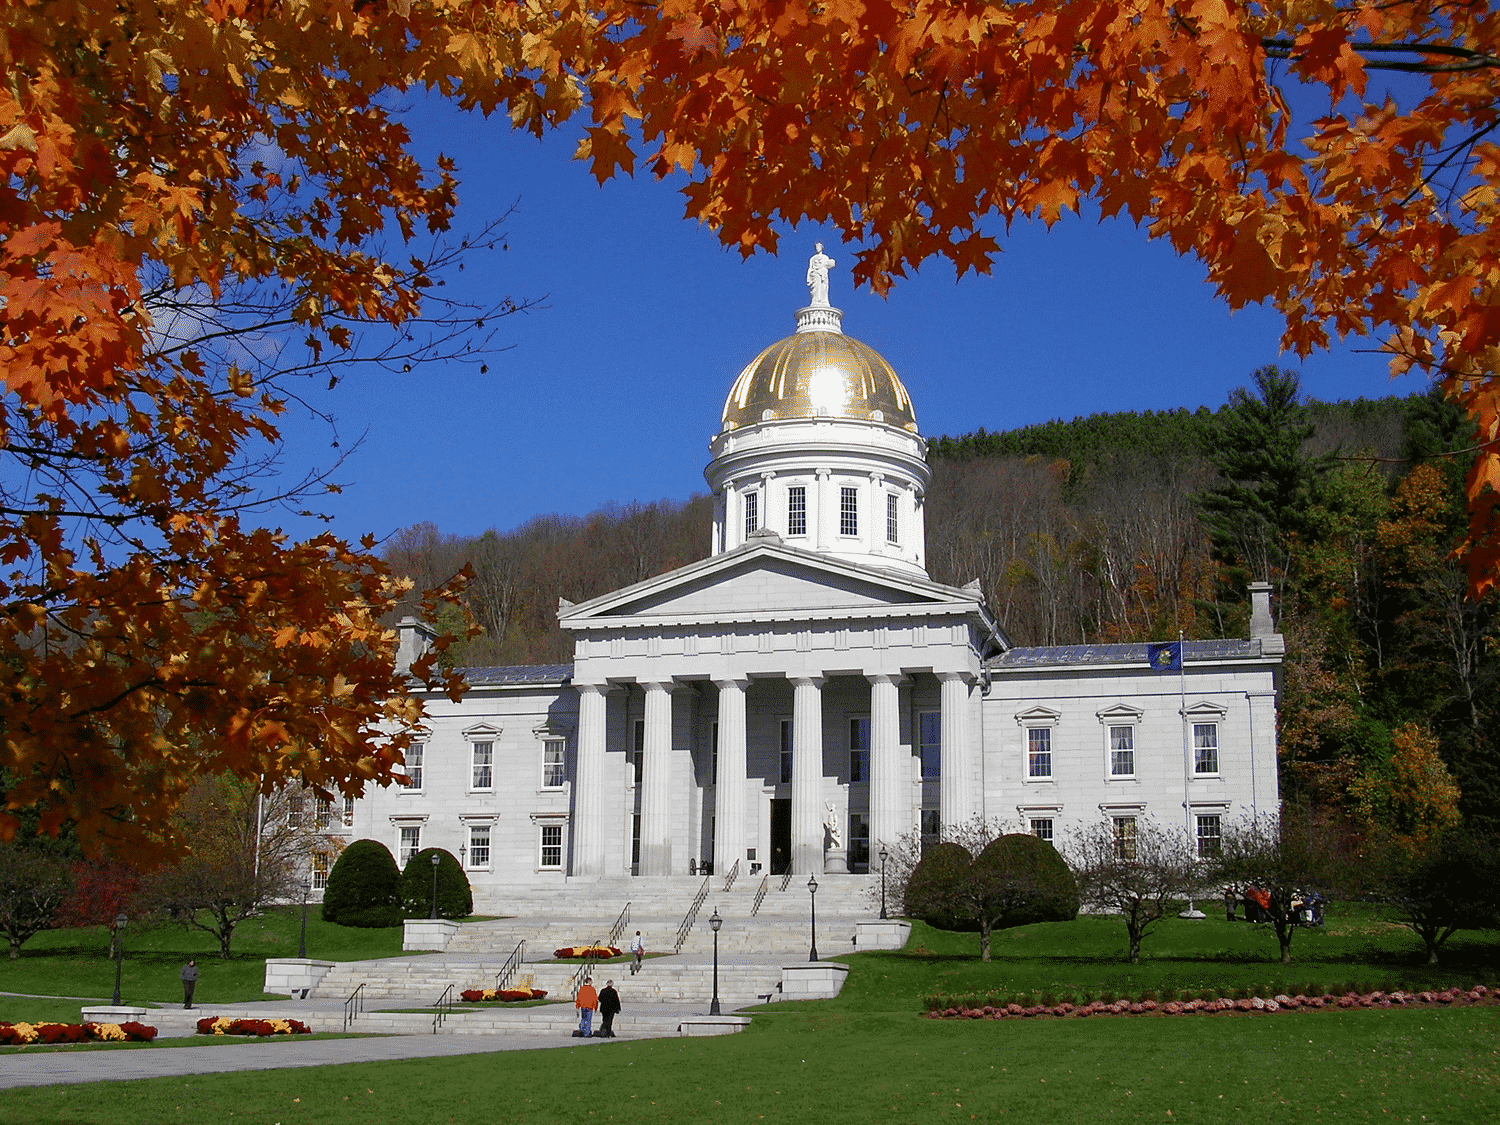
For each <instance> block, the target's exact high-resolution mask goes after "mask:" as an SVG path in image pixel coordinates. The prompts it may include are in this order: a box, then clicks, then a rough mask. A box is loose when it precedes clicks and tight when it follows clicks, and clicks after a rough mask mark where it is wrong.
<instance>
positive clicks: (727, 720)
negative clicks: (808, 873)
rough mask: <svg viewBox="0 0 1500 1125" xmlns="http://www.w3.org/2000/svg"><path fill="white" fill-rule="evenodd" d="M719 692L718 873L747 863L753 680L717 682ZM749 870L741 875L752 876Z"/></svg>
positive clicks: (715, 801) (716, 844)
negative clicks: (748, 715)
mask: <svg viewBox="0 0 1500 1125" xmlns="http://www.w3.org/2000/svg"><path fill="white" fill-rule="evenodd" d="M714 686H715V687H717V688H718V689H719V752H718V759H719V762H718V769H717V771H716V772H715V774H714V871H715V872H717V873H718V874H720V875H728V874H729V869H730V867H732V866H733V865H734V861H735V860H739V861H740V862H741V863H742V864H743V863H745V689H746V688H747V687H749V686H750V681H749V680H715V681H714ZM749 873H750V872H749V869H748V868H746V869H745V870H743V871H741V872H740V874H741V875H749Z"/></svg>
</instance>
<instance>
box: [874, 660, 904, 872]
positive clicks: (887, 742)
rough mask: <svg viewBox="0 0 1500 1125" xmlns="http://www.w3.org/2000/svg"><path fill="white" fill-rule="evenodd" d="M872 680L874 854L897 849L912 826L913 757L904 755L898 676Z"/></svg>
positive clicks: (883, 676)
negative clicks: (906, 809) (907, 810)
mask: <svg viewBox="0 0 1500 1125" xmlns="http://www.w3.org/2000/svg"><path fill="white" fill-rule="evenodd" d="M869 680H870V854H871V855H872V856H873V855H878V854H879V853H880V848H881V845H884V846H885V847H887V848H894V847H895V844H896V841H897V840H898V839H900V838H901V835H902V833H903V832H905V831H906V829H907V827H908V825H906V823H905V822H906V820H907V819H909V818H908V817H905V816H903V815H902V813H903V801H904V802H905V803H906V804H910V803H911V794H910V789H911V755H909V754H903V753H902V752H901V691H900V680H899V678H898V677H896V676H885V675H874V676H870V677H869Z"/></svg>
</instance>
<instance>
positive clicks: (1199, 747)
mask: <svg viewBox="0 0 1500 1125" xmlns="http://www.w3.org/2000/svg"><path fill="white" fill-rule="evenodd" d="M1193 772H1194V773H1218V772H1219V724H1218V723H1194V724H1193Z"/></svg>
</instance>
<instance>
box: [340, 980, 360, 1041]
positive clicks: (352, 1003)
mask: <svg viewBox="0 0 1500 1125" xmlns="http://www.w3.org/2000/svg"><path fill="white" fill-rule="evenodd" d="M364 1010H365V982H364V981H360V982H359V987H358V988H356V989H355V990H354V991H353V992H351V993H349V998H348V999H347V1000H345V1001H344V1030H345V1031H348V1030H349V1025H350V1024H351V1023H353V1022H354V1020H355V1018H356V1017H358V1016H360V1015H361V1014H363V1012H364Z"/></svg>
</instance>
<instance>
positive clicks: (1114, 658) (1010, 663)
mask: <svg viewBox="0 0 1500 1125" xmlns="http://www.w3.org/2000/svg"><path fill="white" fill-rule="evenodd" d="M1182 648H1183V659H1184V660H1185V661H1186V662H1187V663H1189V664H1199V663H1211V662H1213V661H1216V660H1254V659H1256V658H1257V657H1259V656H1260V654H1261V653H1260V642H1259V641H1254V640H1245V639H1243V638H1233V639H1230V640H1224V641H1184V642H1183V646H1182ZM1079 664H1140V665H1142V666H1143V667H1149V664H1148V663H1147V659H1146V645H1145V644H1123V645H1044V646H1040V647H1037V648H1013V649H1010V650H1008V651H1007V652H1005V653H1004V654H1002V655H1001V656H998V657H996V658H995V659H994V660H992V661H990V663H989V667H990V668H991V669H992V670H994V671H996V672H1008V671H1010V670H1012V669H1016V670H1020V669H1023V668H1050V667H1062V666H1066V665H1079Z"/></svg>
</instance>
